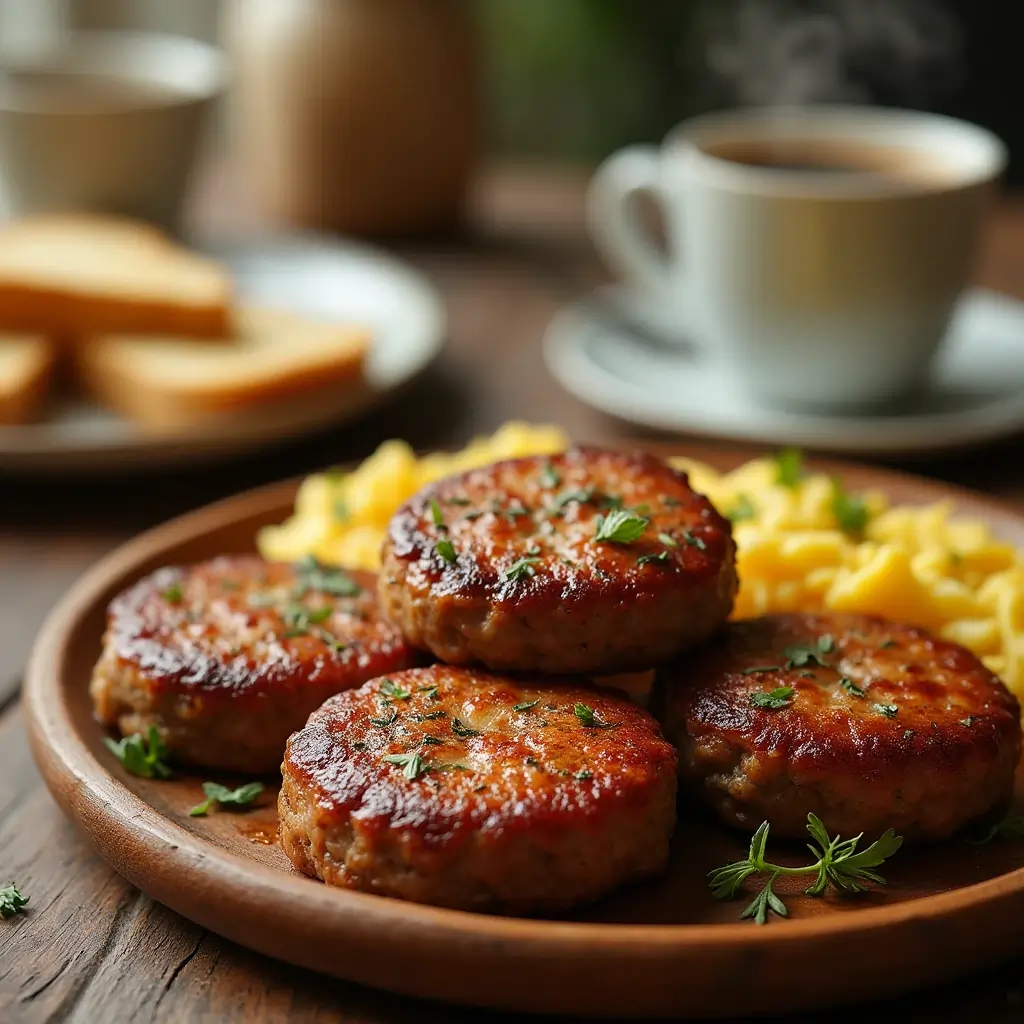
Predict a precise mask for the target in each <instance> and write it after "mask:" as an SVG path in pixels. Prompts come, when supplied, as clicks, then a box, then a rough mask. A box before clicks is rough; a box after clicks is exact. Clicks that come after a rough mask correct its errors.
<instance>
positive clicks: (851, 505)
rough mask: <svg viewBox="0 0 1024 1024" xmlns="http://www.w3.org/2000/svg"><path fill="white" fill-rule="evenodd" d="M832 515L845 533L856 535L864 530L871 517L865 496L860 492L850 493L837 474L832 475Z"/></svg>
mask: <svg viewBox="0 0 1024 1024" xmlns="http://www.w3.org/2000/svg"><path fill="white" fill-rule="evenodd" d="M832 515H833V516H835V519H836V523H838V525H839V529H840V530H842V531H843V533H848V534H851V535H852V536H855V537H857V536H860V535H861V534H862V533H863V532H864V527H865V526H867V525H868V520H869V519H870V518H871V513H870V512H869V511H868V507H867V504H866V503H865V501H864V498H863V497H862V496H861V495H859V494H849V493H848V492H847V491H846V489H845V488H844V487H843V481H842V480H841V479H840V478H839V477H837V476H834V477H832Z"/></svg>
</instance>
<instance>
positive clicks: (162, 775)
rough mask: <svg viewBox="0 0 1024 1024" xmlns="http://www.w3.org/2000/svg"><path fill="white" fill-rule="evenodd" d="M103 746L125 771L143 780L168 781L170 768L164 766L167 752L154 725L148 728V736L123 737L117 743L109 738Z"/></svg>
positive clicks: (104, 741) (138, 734) (139, 734)
mask: <svg viewBox="0 0 1024 1024" xmlns="http://www.w3.org/2000/svg"><path fill="white" fill-rule="evenodd" d="M103 744H104V746H105V747H106V748H107V750H109V751H110V752H111V753H112V754H113V755H114V756H115V757H116V758H117V759H118V760H119V761H120V762H121V764H123V765H124V768H125V771H128V772H131V773H132V775H138V776H140V777H141V778H144V779H169V778H170V777H171V769H170V766H169V765H167V764H166V760H167V756H168V750H167V747H166V745H165V744H164V741H163V740H162V739H161V737H160V733H159V732H158V731H157V728H156V726H155V725H151V726H150V727H149V736H148V738H144V737H143V736H142V734H141V733H135V734H134V735H132V736H124V737H122V738H121V739H120V740H118V741H117V742H115V741H114V740H112V739H111V738H110V737H109V736H105V737H104V738H103Z"/></svg>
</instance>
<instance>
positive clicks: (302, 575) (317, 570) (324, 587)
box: [292, 555, 363, 598]
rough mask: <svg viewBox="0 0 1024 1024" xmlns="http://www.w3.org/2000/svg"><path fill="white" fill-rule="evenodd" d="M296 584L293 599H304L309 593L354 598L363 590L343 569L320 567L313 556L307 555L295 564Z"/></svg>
mask: <svg viewBox="0 0 1024 1024" xmlns="http://www.w3.org/2000/svg"><path fill="white" fill-rule="evenodd" d="M295 573H296V577H297V579H296V584H295V588H294V590H293V591H292V596H293V597H297V598H298V597H304V596H305V595H306V594H308V593H309V592H310V591H317V592H319V593H322V594H331V595H333V596H334V597H355V596H356V594H360V593H362V590H363V588H362V587H361V586H360V585H359V584H358V583H356V581H355V580H354V579H352V577H351V576H349V574H348V573H347V572H345V570H344V569H338V568H336V567H333V566H326V565H321V564H320V562H318V561H317V559H316V556H315V555H307V556H306V557H305V558H303V559H301V560H300V561H298V562H297V563H296V564H295Z"/></svg>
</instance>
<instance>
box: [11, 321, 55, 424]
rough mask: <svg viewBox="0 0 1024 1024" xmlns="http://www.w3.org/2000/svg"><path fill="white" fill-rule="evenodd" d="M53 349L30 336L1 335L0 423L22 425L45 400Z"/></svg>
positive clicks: (41, 340) (46, 343) (45, 341)
mask: <svg viewBox="0 0 1024 1024" xmlns="http://www.w3.org/2000/svg"><path fill="white" fill-rule="evenodd" d="M55 364H56V347H55V346H54V345H53V344H52V343H51V342H49V341H48V340H47V339H46V338H43V337H41V336H38V335H30V334H21V335H19V334H0V423H25V422H27V421H28V420H30V419H32V417H33V415H34V414H35V412H36V410H37V409H38V408H39V406H40V405H41V404H42V401H43V399H44V398H45V397H46V391H47V388H48V386H49V383H50V378H51V377H52V375H53V368H54V366H55Z"/></svg>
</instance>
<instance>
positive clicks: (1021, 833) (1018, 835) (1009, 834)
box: [967, 811, 1024, 846]
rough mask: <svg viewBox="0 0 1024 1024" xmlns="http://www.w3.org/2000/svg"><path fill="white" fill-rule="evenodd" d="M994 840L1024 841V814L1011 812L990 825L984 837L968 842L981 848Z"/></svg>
mask: <svg viewBox="0 0 1024 1024" xmlns="http://www.w3.org/2000/svg"><path fill="white" fill-rule="evenodd" d="M993 839H1024V814H1020V813H1019V812H1017V811H1010V812H1009V813H1008V814H1007V815H1006V816H1005V817H1004V818H1003V819H1002V820H1000V821H997V822H996V823H995V824H994V825H990V826H989V829H988V831H987V832H985V833H984V834H983V835H981V836H979V837H978V838H977V839H968V840H967V841H968V842H969V843H973V844H974V845H975V846H981V845H982V844H984V843H991V842H992V840H993Z"/></svg>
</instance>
